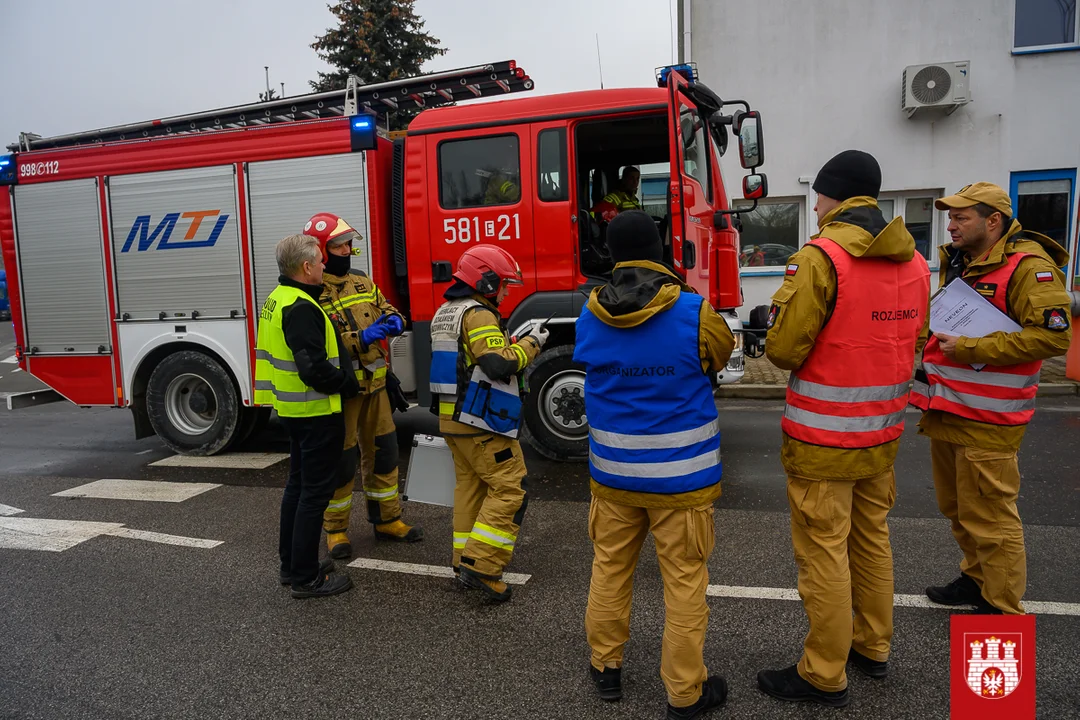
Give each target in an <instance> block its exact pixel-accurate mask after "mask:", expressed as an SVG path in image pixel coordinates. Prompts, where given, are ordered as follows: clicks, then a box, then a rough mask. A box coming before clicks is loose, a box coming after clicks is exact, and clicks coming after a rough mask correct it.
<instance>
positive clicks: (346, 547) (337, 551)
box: [326, 531, 352, 560]
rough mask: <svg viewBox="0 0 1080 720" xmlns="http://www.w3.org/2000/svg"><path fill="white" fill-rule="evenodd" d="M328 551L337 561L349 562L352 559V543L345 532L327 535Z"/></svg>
mask: <svg viewBox="0 0 1080 720" xmlns="http://www.w3.org/2000/svg"><path fill="white" fill-rule="evenodd" d="M326 549H327V551H328V552H329V555H330V557H332V558H334V559H335V560H348V559H349V558H351V557H352V543H351V542H349V536H348V535H346V534H345V532H344V531H342V532H328V533H326Z"/></svg>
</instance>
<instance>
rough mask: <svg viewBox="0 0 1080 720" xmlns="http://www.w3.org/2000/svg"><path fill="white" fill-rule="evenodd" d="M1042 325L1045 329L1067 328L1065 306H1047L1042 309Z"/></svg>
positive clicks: (1067, 315) (1067, 319)
mask: <svg viewBox="0 0 1080 720" xmlns="http://www.w3.org/2000/svg"><path fill="white" fill-rule="evenodd" d="M1043 325H1045V326H1046V329H1047V330H1058V331H1061V330H1068V329H1069V313H1067V312H1066V311H1065V308H1047V309H1046V310H1043Z"/></svg>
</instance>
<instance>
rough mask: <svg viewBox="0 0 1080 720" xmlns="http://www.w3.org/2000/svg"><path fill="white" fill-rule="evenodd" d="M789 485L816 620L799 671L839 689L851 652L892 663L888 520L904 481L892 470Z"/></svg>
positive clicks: (809, 611)
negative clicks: (899, 484) (898, 486)
mask: <svg viewBox="0 0 1080 720" xmlns="http://www.w3.org/2000/svg"><path fill="white" fill-rule="evenodd" d="M787 488H788V504H789V505H790V506H791V544H792V546H793V547H794V549H795V561H796V563H797V564H798V566H799V597H801V598H802V601H803V607H804V608H805V609H806V615H807V617H808V618H809V620H810V632H808V633H807V635H806V639H805V640H804V641H803V655H802V658H801V659H800V660H799V674H800V675H801V676H802V677H803V679H804V680H806V681H807V682H809V683H810V684H811V685H813V686H814V687H816V688H818V689H819V690H825V691H828V692H836V691H839V690H843V689H844V688H846V687H847V675H846V673H845V666H846V665H847V658H848V651H849V650H850V649H851V648H855V650H856V651H858V652H859V653H862V654H863V655H865V656H866V657H868V658H871V659H873V660H878V661H885V660H888V659H889V646H890V642H891V640H892V634H893V562H892V547H891V546H890V545H889V525H888V523H887V521H886V518H887V516H888V514H889V510H891V509H892V506H893V503H894V502H895V501H896V478H895V475H894V474H893V470H892V469H891V468H890V469H889V470H888V471H887V472H884V473H882V474H880V475H875V476H874V477H869V478H864V479H861V480H815V479H812V478H806V477H800V476H798V475H791V474H789V475H788V485H787ZM852 613H854V619H853V618H852Z"/></svg>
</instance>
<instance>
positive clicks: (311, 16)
mask: <svg viewBox="0 0 1080 720" xmlns="http://www.w3.org/2000/svg"><path fill="white" fill-rule="evenodd" d="M416 7H417V10H418V12H419V13H420V15H421V16H422V17H423V18H424V19H425V21H426V22H427V28H426V29H427V30H428V31H429V32H431V33H432V34H434V35H435V36H436V37H437V38H439V39H440V40H441V41H442V44H443V46H444V47H446V48H448V49H449V52H448V53H447V54H446V55H444V56H442V57H440V58H437V59H435V60H433V61H432V62H431V63H429V66H428V67H427V68H425V69H428V70H431V71H434V70H442V69H449V68H455V67H462V66H466V65H471V64H477V63H484V62H490V61H497V60H510V59H515V60H517V61H518V63H519V64H520V65H522V66H523V67H524V68H525V69H526V71H528V73H529V75H530V76H531V77H532V78H533V79H534V80H535V81H536V90H534V92H536V93H553V92H564V91H567V90H581V89H587V88H595V87H599V86H600V74H599V71H598V68H597V57H596V38H595V36H594V34H595V33H599V35H600V54H601V58H602V60H603V76H604V85H605V87H631V86H647V85H650V84H651V83H652V82H653V70H654V68H656V67H657V66H659V65H665V64H668V63H669V62H671V58H672V43H673V33H670V32H669V28H671V27H672V24H673V23H674V16H673V15H669V11H670V13H674V8H673V2H672V0H618V1H614V0H543V1H542V2H536V1H535V0H529V1H528V2H525V1H523V0H517V1H515V0H502V2H491V1H489V0H418V1H417V3H416ZM526 8H530V9H526ZM332 23H333V16H332V15H331V14H330V12H329V11H328V10H327V9H326V3H325V2H323V1H320V0H213V1H210V0H187V1H186V2H183V3H160V2H152V1H151V0H143V1H142V2H134V1H133V0H99V1H98V2H87V1H86V0H36V2H31V1H30V0H0V28H3V29H4V33H3V36H4V43H5V46H6V47H5V56H6V57H7V58H8V59H7V61H5V62H4V63H2V64H0V108H2V110H0V146H3V145H8V144H10V143H13V142H15V141H16V140H17V139H18V135H19V132H20V131H29V132H36V133H38V134H40V135H42V136H46V137H47V136H50V135H59V134H63V133H69V132H78V131H81V130H92V129H96V128H99V127H105V126H109V125H118V124H122V123H129V122H137V121H141V120H150V119H154V118H159V117H167V116H169V115H179V114H184V113H189V112H196V111H199V110H210V109H213V108H217V107H223V106H227V105H237V104H241V103H244V102H257V101H258V94H259V93H260V92H261V91H263V90H264V89H265V79H264V71H263V66H264V65H269V66H270V83H271V87H273V88H275V89H276V90H278V91H279V92H280V83H282V82H284V83H285V94H286V95H296V94H302V93H306V92H309V86H308V84H307V81H308V80H311V79H314V78H315V75H316V73H317V72H318V71H319V70H320V69H324V65H323V63H322V62H321V61H320V60H319V59H318V58H317V57H316V55H315V51H314V50H312V49H311V47H310V45H311V42H312V41H313V39H314V38H315V36H316V35H319V34H321V33H322V32H324V31H325V30H326V28H328V27H330V26H331V25H332ZM16 58H17V60H15V59H16Z"/></svg>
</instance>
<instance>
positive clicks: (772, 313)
mask: <svg viewBox="0 0 1080 720" xmlns="http://www.w3.org/2000/svg"><path fill="white" fill-rule="evenodd" d="M779 314H780V306H779V305H777V304H776V303H773V304H772V307H770V308H769V319H768V320H766V321H765V329H766V330H772V326H773V325H775V324H776V317H777V315H779ZM758 322H761V321H760V320H759V321H758Z"/></svg>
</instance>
